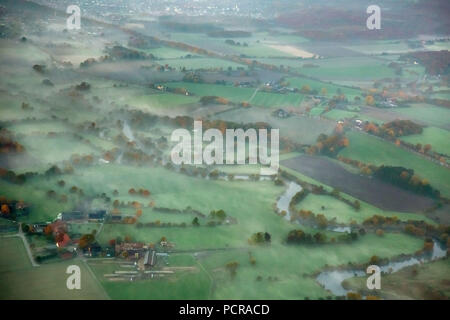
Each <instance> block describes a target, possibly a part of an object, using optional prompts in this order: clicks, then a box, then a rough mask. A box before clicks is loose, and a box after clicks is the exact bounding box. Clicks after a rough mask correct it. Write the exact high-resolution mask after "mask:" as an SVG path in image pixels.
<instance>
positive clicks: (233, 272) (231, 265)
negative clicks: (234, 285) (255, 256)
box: [225, 261, 239, 278]
mask: <svg viewBox="0 0 450 320" xmlns="http://www.w3.org/2000/svg"><path fill="white" fill-rule="evenodd" d="M238 267H239V262H237V261H231V262H228V263H227V264H226V265H225V268H226V269H227V270H228V271H229V272H230V275H231V277H232V278H234V277H235V276H236V272H237V268H238Z"/></svg>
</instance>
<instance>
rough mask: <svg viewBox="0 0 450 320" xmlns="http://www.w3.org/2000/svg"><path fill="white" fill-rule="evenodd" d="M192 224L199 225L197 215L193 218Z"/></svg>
mask: <svg viewBox="0 0 450 320" xmlns="http://www.w3.org/2000/svg"><path fill="white" fill-rule="evenodd" d="M192 225H193V226H196V227H198V226H199V225H200V223H199V222H198V217H195V218H194V219H193V220H192Z"/></svg>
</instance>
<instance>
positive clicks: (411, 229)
mask: <svg viewBox="0 0 450 320" xmlns="http://www.w3.org/2000/svg"><path fill="white" fill-rule="evenodd" d="M404 230H405V232H406V233H408V234H410V235H413V236H417V237H423V236H424V235H425V230H424V229H423V228H420V227H417V226H415V225H414V224H412V223H408V224H407V225H405V229H404Z"/></svg>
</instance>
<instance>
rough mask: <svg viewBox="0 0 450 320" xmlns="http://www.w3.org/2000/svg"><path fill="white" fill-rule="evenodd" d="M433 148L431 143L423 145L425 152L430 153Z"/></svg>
mask: <svg viewBox="0 0 450 320" xmlns="http://www.w3.org/2000/svg"><path fill="white" fill-rule="evenodd" d="M430 150H431V144H426V145H425V146H424V147H423V152H425V153H428V152H429V151H430Z"/></svg>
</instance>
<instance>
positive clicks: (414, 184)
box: [374, 165, 440, 198]
mask: <svg viewBox="0 0 450 320" xmlns="http://www.w3.org/2000/svg"><path fill="white" fill-rule="evenodd" d="M374 176H375V177H377V178H379V179H381V180H384V181H387V182H389V183H392V184H394V185H397V186H400V187H402V188H405V189H407V190H411V191H413V192H416V193H419V194H423V195H427V196H430V197H434V198H439V196H440V192H439V190H436V189H434V188H433V187H432V186H431V185H430V183H429V182H428V181H427V180H426V179H421V178H420V177H419V176H417V175H415V174H414V170H412V169H406V168H404V167H391V166H384V165H382V166H380V167H379V168H378V169H377V170H376V171H375V173H374Z"/></svg>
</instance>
